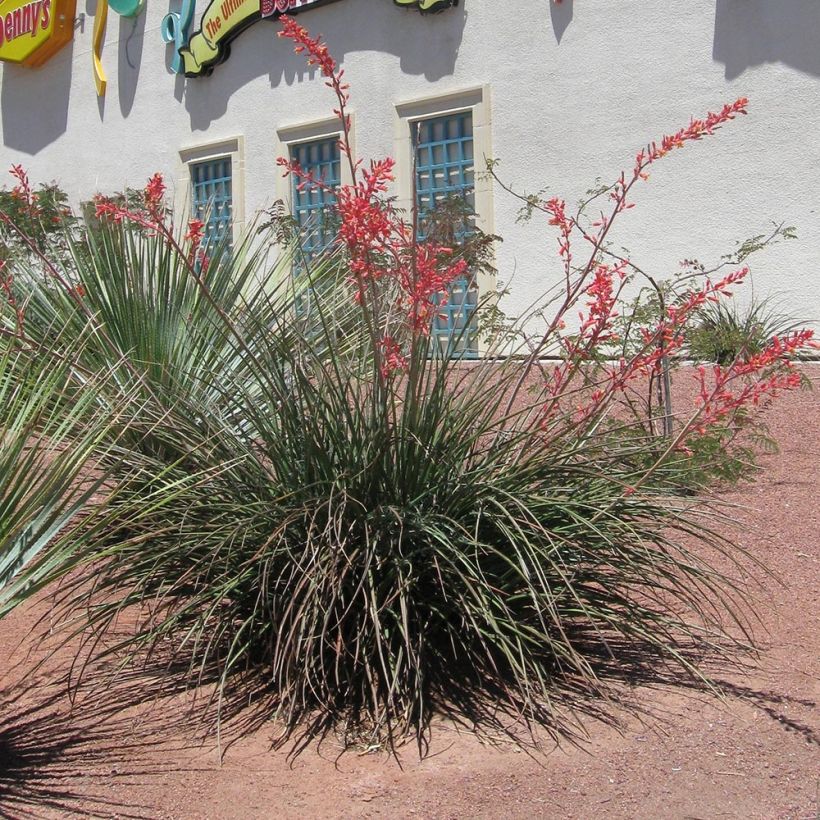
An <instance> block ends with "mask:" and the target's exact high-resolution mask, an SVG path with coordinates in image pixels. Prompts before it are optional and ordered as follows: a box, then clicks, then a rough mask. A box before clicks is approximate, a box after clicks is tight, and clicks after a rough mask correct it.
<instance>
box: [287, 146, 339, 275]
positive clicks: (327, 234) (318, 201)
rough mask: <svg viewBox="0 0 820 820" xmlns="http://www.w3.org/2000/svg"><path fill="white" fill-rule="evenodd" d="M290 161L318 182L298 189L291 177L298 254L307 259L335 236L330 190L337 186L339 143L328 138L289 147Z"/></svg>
mask: <svg viewBox="0 0 820 820" xmlns="http://www.w3.org/2000/svg"><path fill="white" fill-rule="evenodd" d="M290 158H291V160H293V161H295V162H298V163H299V165H301V166H302V169H303V170H304V171H305V172H308V173H310V174H311V175H312V176H313V178H314V179H316V180H317V181H320V182H321V183H322V185H321V186H319V185H311V184H310V183H308V184H307V185H304V186H300V184H299V182H300V181H299V180H298V179H297V178H296V177H294V178H293V187H292V196H293V216H294V217H295V218H296V222H297V223H298V225H299V230H300V233H301V236H302V252H303V253H304V255H305V256H306V257H307V258H308V259H310V258H311V257H313V256H315V255H316V254H318V253H320V252H321V251H323V250H324V249H325V248H326V247H327V246H328V245H329V244H330V243H331V242H332V241H333V238H334V236H335V233H336V231H335V226H334V223H333V219H332V218H331V216H330V207H331V206H332V205H333V203H334V202H335V201H336V195H335V193H334V190H333V189H335V188H337V187H338V186H339V185H340V184H341V171H342V163H341V155H340V150H339V140H338V139H337V138H336V137H328V138H324V139H319V140H312V141H310V142H300V143H297V144H295V145H291V147H290ZM324 186H327V187H324ZM328 188H329V189H330V190H328Z"/></svg>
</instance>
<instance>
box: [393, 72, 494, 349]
mask: <svg viewBox="0 0 820 820" xmlns="http://www.w3.org/2000/svg"><path fill="white" fill-rule="evenodd" d="M464 113H469V114H471V115H472V127H473V160H474V163H475V165H474V168H473V180H474V188H473V190H474V197H475V212H476V217H475V225H476V227H477V228H478V229H479V230H481V231H483V232H484V233H486V234H492V233H494V232H495V228H494V226H495V215H494V209H493V188H492V179H491V178H490V176H489V174H486V173H484V163H485V161H486V159H489V158H491V157H492V156H493V152H492V104H491V94H490V86H489V85H481V86H474V87H471V88H464V89H461V90H457V91H452V92H449V93H444V94H436V95H432V96H428V97H421V98H416V99H412V100H406V101H403V102H399V103H396V104H395V109H394V155H395V157H396V181H397V189H398V190H397V205H398V207H399V208H404V209H405V210H406V212H407V213H412V212H413V208H414V202H413V189H414V173H415V150H416V147H415V140H414V137H413V126H414V124H415V123H417V122H420V121H422V120H429V119H435V118H436V117H445V116H450V115H455V114H464ZM475 282H476V287H477V290H478V300H479V301H481V300H482V299H486V298H489V297H494V296H495V294H496V293H497V282H496V277H495V275H493V274H491V273H489V272H487V271H478V272H477V274H476V277H475ZM484 353H486V341H484V340H482V339H481V338H479V339H478V346H477V351H476V355H477V356H478V357H481V356H482V355H483V354H484Z"/></svg>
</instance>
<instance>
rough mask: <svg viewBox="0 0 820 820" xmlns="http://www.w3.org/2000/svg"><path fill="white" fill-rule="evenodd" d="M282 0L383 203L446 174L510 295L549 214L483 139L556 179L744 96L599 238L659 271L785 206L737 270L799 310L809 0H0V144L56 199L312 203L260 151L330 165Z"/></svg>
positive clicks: (818, 300)
mask: <svg viewBox="0 0 820 820" xmlns="http://www.w3.org/2000/svg"><path fill="white" fill-rule="evenodd" d="M285 9H289V10H290V11H292V12H298V13H299V19H300V21H301V22H302V23H303V24H304V25H305V26H307V27H308V28H309V29H310V30H311V31H312V32H313V33H321V34H323V35H324V37H325V39H326V41H327V42H328V44H329V46H330V48H331V51H332V53H333V54H334V56H335V57H336V58H337V59H338V60H339V62H340V64H341V65H342V67H343V68H344V69H345V76H346V79H347V80H348V81H349V83H350V86H351V97H352V99H351V111H352V123H353V125H352V136H353V142H354V146H355V150H356V153H357V154H358V155H359V156H362V157H364V158H370V157H382V156H385V155H391V156H394V157H395V158H396V160H397V175H396V183H395V184H396V188H395V191H394V193H395V195H396V196H397V197H398V200H399V203H400V204H401V205H404V206H409V204H410V203H411V202H412V197H413V192H414V190H415V192H416V197H417V198H418V202H419V204H421V205H424V204H425V203H429V202H430V201H433V200H435V199H436V198H437V197H440V196H441V195H442V194H443V193H446V194H451V193H452V194H456V195H460V196H464V197H465V198H467V199H468V201H469V203H470V204H471V205H472V206H474V208H475V212H476V214H477V223H478V225H479V226H480V227H481V228H482V229H484V230H486V231H489V232H493V233H496V234H499V235H500V236H501V237H502V238H503V240H504V241H503V242H502V243H501V244H500V245H499V247H498V252H497V269H498V280H499V281H498V282H496V281H493V280H491V279H490V278H489V277H485V278H484V279H483V280H482V281H481V282H480V283H479V286H480V288H481V289H485V290H486V289H487V288H495V287H501V288H503V289H504V290H505V292H506V295H505V297H504V301H503V303H502V304H503V307H504V309H505V311H506V312H508V313H510V314H513V315H515V314H516V313H518V312H520V311H522V310H524V309H525V307H526V306H527V305H528V304H530V303H531V301H532V300H533V299H534V298H535V297H536V296H537V295H538V294H540V293H542V292H543V291H544V290H546V289H547V288H548V287H549V286H550V285H553V284H554V283H555V282H556V281H557V279H558V278H559V277H560V275H561V268H560V263H559V260H558V257H557V253H556V251H557V244H556V241H555V240H556V238H555V236H554V231H553V230H552V229H551V228H549V227H548V226H547V225H546V224H545V220H538V219H535V220H532V221H530V222H526V221H521V220H519V219H518V215H519V214H518V211H519V203H517V202H516V200H515V199H514V198H513V197H511V196H510V195H509V194H507V193H505V192H504V191H503V190H502V189H501V188H499V187H498V186H497V185H494V184H493V183H492V182H491V180H490V179H489V178H488V177H487V175H486V174H485V173H483V169H484V167H485V159H486V158H490V157H492V158H495V159H497V160H498V163H499V164H498V166H497V168H498V174H499V175H500V176H501V177H502V178H503V179H504V180H505V181H506V182H508V183H509V184H510V185H511V186H513V187H514V188H516V189H517V190H520V191H523V192H535V191H546V192H548V194H549V195H550V196H562V197H564V198H566V199H567V201H568V202H569V203H574V202H576V201H578V200H580V199H581V198H583V196H584V194H585V192H586V191H587V190H589V189H590V188H593V187H594V186H595V185H596V184H598V182H596V181H603V182H608V181H614V180H615V179H616V178H617V176H618V174H619V173H620V170H621V169H622V168H627V169H628V168H631V166H632V163H633V161H634V156H635V153H636V151H637V150H638V149H640V148H641V147H642V146H643V145H645V144H646V143H647V142H648V141H650V140H652V139H658V138H659V137H660V136H661V135H662V134H664V133H668V132H672V131H675V130H677V129H678V128H679V127H681V126H683V125H686V124H687V123H688V121H689V119H690V117H692V116H700V115H702V114H704V113H705V112H706V111H709V110H715V109H719V108H720V107H721V106H722V105H723V104H724V103H725V102H730V101H732V100H734V99H736V98H738V97H741V96H742V97H748V98H749V100H750V116H749V117H747V118H741V119H740V120H739V121H737V122H733V123H731V124H729V125H728V126H726V127H725V128H724V129H723V130H722V131H721V132H720V133H719V134H718V135H717V136H715V137H714V138H710V139H709V140H708V141H705V142H704V143H703V144H700V145H692V146H689V147H687V148H686V150H685V151H682V152H678V153H677V154H676V155H675V156H670V157H669V158H668V160H666V159H665V160H664V162H662V163H658V164H657V166H655V170H653V173H652V177H651V179H649V180H648V181H647V184H646V185H645V186H643V187H641V188H640V190H638V191H637V192H636V195H635V197H634V201H635V203H636V207H635V209H634V210H632V211H630V212H628V213H626V214H624V215H623V217H622V219H621V222H620V225H619V228H618V232H617V234H616V236H615V237H614V241H615V242H616V244H617V245H618V246H619V247H621V246H623V247H625V248H627V249H628V250H629V252H630V254H631V255H632V257H633V258H634V260H635V261H636V262H637V263H638V264H640V265H641V266H642V267H643V268H645V269H647V270H651V271H652V273H653V274H654V275H655V276H657V277H659V278H664V277H666V276H669V275H672V274H674V273H675V272H676V271H677V270H678V269H679V262H680V260H682V259H693V258H696V259H699V260H700V261H702V262H703V263H704V264H706V265H710V264H712V263H715V262H718V261H719V260H720V257H721V255H722V254H725V253H728V252H731V251H733V250H734V249H735V247H736V243H737V242H738V241H742V240H744V239H746V238H748V237H749V236H752V235H757V234H766V233H767V232H768V231H769V230H770V228H771V226H772V224H773V223H778V224H779V223H786V224H789V225H794V226H795V227H796V229H797V234H798V237H799V239H798V241H792V242H787V243H783V244H780V245H778V246H777V247H774V248H771V249H769V250H767V251H766V252H764V253H762V254H761V255H760V256H759V257H757V258H756V259H755V260H754V266H753V277H752V286H751V289H750V290H751V291H753V292H754V294H755V296H758V297H766V296H774V297H775V298H776V299H777V300H778V302H779V305H780V306H781V307H782V308H783V309H784V310H787V311H789V312H791V313H792V314H794V315H795V316H797V317H799V318H801V319H803V320H804V321H813V320H815V319H817V318H819V317H820V288H818V282H819V281H820V274H819V273H818V270H820V207H819V206H820V203H818V199H819V198H820V194H818V191H820V128H818V126H819V125H820V113H818V106H817V105H816V104H815V103H816V101H817V100H818V99H820V3H818V2H816V0H782V2H778V3H772V2H770V0H691V2H688V3H670V2H667V0H626V2H625V1H624V0H563V2H561V3H554V2H551V1H550V0H508V2H506V3H499V2H494V1H493V0H213V2H210V3H209V2H207V0H196V2H195V3H194V2H192V0H181V4H180V0H107V2H106V0H79V4H76V5H75V2H74V0H35V2H21V0H3V2H0V31H2V38H3V39H2V42H0V59H2V60H4V62H3V63H2V68H0V72H1V73H2V77H1V78H0V83H1V87H0V130H2V148H1V149H0V164H2V165H5V166H6V167H8V166H10V165H11V164H12V163H21V164H22V165H24V166H25V167H26V169H27V170H28V171H29V174H30V176H31V178H32V179H33V180H34V181H36V182H41V181H42V182H50V181H56V182H57V183H59V185H60V186H61V187H63V188H64V189H65V190H66V191H68V192H69V194H70V195H71V197H72V198H73V199H74V200H75V201H80V200H82V199H88V198H90V197H91V196H92V195H94V194H95V193H97V192H103V193H111V192H114V191H118V190H122V189H123V188H125V187H126V186H132V187H141V186H142V185H144V183H145V181H146V180H147V178H148V177H149V176H150V175H151V174H152V173H154V172H155V171H160V172H162V173H163V175H164V176H165V178H166V181H167V182H168V184H169V188H170V189H171V190H172V192H173V195H174V198H175V200H176V201H177V204H178V206H179V207H180V208H184V209H186V210H192V211H194V212H196V211H197V210H199V212H201V213H205V212H207V214H208V216H209V220H210V221H211V225H210V229H211V230H212V231H215V232H220V231H223V232H224V231H231V232H235V233H237V232H241V231H242V230H243V228H244V227H245V226H246V225H247V224H248V222H249V220H251V219H252V217H253V215H254V214H255V213H256V212H257V211H258V210H259V209H261V208H265V207H269V206H270V205H271V204H272V203H273V202H274V201H276V200H278V199H282V200H284V201H285V202H286V203H287V207H289V208H290V209H291V211H292V212H293V214H294V215H295V216H296V217H297V218H298V219H300V220H302V221H306V222H308V221H310V220H311V219H314V218H315V214H316V213H317V212H321V209H322V207H323V206H324V205H325V204H326V202H324V201H323V200H322V199H321V197H320V195H319V194H315V195H313V196H311V195H303V196H300V195H299V193H298V192H295V191H294V190H292V187H291V182H290V181H288V180H285V179H283V177H282V174H281V169H280V168H278V167H277V165H276V158H277V157H278V156H290V157H292V158H296V159H299V160H300V161H301V162H302V163H303V164H305V165H307V166H309V167H311V168H313V169H314V170H316V171H318V172H319V173H321V174H322V175H323V176H324V177H325V178H326V179H328V180H331V181H334V180H338V181H342V182H343V181H345V173H346V172H345V168H344V163H340V162H339V156H338V149H337V147H336V139H337V137H338V122H337V121H336V120H335V119H334V118H333V115H332V113H331V112H332V108H333V104H334V100H333V98H332V94H331V92H330V91H329V89H327V88H326V87H325V84H324V81H323V79H322V78H321V77H320V76H319V75H318V74H317V72H316V71H315V70H311V69H309V68H308V67H307V66H306V65H305V61H304V59H303V58H302V57H299V56H297V55H294V54H293V51H292V47H291V44H290V43H288V42H285V41H283V40H281V39H279V38H277V37H276V31H277V29H278V28H279V26H278V24H277V23H276V19H275V18H276V17H277V15H278V14H279V12H281V11H282V10H285ZM21 62H22V63H23V64H18V63H21ZM414 164H415V166H416V186H415V189H414V185H413V168H414ZM312 241H315V242H316V243H319V244H321V242H322V241H324V240H323V238H322V236H321V231H314V235H313V238H312ZM452 318H453V321H457V320H458V317H452Z"/></svg>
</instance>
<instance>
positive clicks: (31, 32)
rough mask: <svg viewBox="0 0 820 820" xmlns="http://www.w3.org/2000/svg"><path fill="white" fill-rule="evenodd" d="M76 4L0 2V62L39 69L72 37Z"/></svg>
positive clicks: (59, 0) (37, 0)
mask: <svg viewBox="0 0 820 820" xmlns="http://www.w3.org/2000/svg"><path fill="white" fill-rule="evenodd" d="M75 7H76V0H0V61H3V62H8V63H20V64H22V65H26V66H35V67H36V66H40V65H42V64H43V63H44V62H45V61H46V60H48V59H49V58H51V57H53V56H54V54H56V53H57V52H58V51H59V50H60V49H61V48H62V47H63V46H64V45H66V44H67V43H69V42H71V39H72V38H73V36H74V11H75Z"/></svg>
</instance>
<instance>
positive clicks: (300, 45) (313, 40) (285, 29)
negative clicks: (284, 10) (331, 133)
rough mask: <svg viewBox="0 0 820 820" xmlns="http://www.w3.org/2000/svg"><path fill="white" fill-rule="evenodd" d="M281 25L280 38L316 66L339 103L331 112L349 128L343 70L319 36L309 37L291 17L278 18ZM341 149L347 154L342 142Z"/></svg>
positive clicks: (347, 93)
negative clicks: (289, 43)
mask: <svg viewBox="0 0 820 820" xmlns="http://www.w3.org/2000/svg"><path fill="white" fill-rule="evenodd" d="M279 22H280V23H281V24H282V30H281V31H280V32H279V36H280V37H284V38H286V39H288V40H292V41H293V44H294V46H293V50H294V51H295V52H296V54H305V55H307V64H308V65H310V66H316V67H317V68H318V69H319V71H320V72H321V74H322V76H323V77H324V78H325V80H326V82H325V85H327V87H328V88H331V89H333V92H334V93H335V94H336V98H337V100H338V101H339V108H338V109H335V110H334V111H333V113H334V114H336V116H337V117H339V119H340V120H342V121H343V122H344V125H345V131H347V129H349V128H350V119H349V117H348V116H347V114H346V113H345V107H346V106H347V104H348V102H349V101H350V86H349V85H348V84H347V83H346V82H345V81H344V69H340V68H339V66H338V64H337V62H336V60H335V59H334V58H333V55H332V54H331V53H330V50H329V49H328V47H327V45H326V44H325V43H323V42H322V37H321V35H320V36H318V37H311V36H310V34H309V32H308V30H307V29H306V28H304V26H300V25H299V24H298V23H297V22H296V21H295V20H294V19H293V18H292V17H289V16H288V15H282V16H281V17H280V18H279ZM340 147H341V149H342V151H344V152H345V153H347V152H348V150H349V146H348V145H347V143H345V142H344V141H343V143H342V144H341V146H340Z"/></svg>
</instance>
